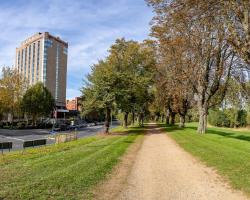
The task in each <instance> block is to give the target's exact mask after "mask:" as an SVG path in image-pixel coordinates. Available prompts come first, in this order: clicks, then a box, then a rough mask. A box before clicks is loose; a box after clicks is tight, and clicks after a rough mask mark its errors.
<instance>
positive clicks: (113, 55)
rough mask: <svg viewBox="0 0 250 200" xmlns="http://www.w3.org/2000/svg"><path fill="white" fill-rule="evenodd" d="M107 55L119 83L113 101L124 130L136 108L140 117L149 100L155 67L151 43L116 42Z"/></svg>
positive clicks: (121, 40)
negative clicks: (122, 118) (121, 119)
mask: <svg viewBox="0 0 250 200" xmlns="http://www.w3.org/2000/svg"><path fill="white" fill-rule="evenodd" d="M109 52H110V55H109V57H108V62H109V64H110V65H112V66H114V71H115V73H116V77H117V78H118V80H119V83H118V84H117V85H116V97H115V101H116V105H117V108H118V109H119V110H121V112H123V113H124V127H125V128H127V125H128V114H129V113H132V114H133V116H134V113H135V111H136V110H135V109H136V108H137V112H139V113H141V114H140V115H142V113H143V112H144V109H143V107H144V106H145V104H146V102H147V101H148V100H149V98H148V95H149V93H148V92H149V91H148V89H149V87H150V85H152V77H153V74H154V73H153V66H154V64H155V60H154V53H153V49H152V43H151V42H150V41H144V43H141V44H140V43H138V42H135V41H126V40H125V39H124V38H122V39H117V40H116V42H115V44H114V45H112V46H111V48H110V51H109ZM141 96H143V99H141ZM143 100H144V102H143ZM133 118H134V117H133ZM141 119H142V118H141ZM133 121H134V120H133Z"/></svg>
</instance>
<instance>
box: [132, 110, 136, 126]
mask: <svg viewBox="0 0 250 200" xmlns="http://www.w3.org/2000/svg"><path fill="white" fill-rule="evenodd" d="M132 123H133V125H134V124H135V112H134V111H133V112H132Z"/></svg>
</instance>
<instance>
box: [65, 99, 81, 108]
mask: <svg viewBox="0 0 250 200" xmlns="http://www.w3.org/2000/svg"><path fill="white" fill-rule="evenodd" d="M66 108H67V109H68V110H74V111H81V99H80V97H76V98H74V99H72V100H68V99H67V101H66Z"/></svg>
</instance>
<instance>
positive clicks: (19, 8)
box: [0, 0, 153, 98]
mask: <svg viewBox="0 0 250 200" xmlns="http://www.w3.org/2000/svg"><path fill="white" fill-rule="evenodd" d="M152 17H153V13H152V10H151V8H149V7H147V5H146V3H145V2H144V0H6V1H4V0H0V27H1V31H0V68H1V67H2V66H4V65H7V66H12V65H13V64H14V60H15V48H16V47H18V46H19V44H20V43H21V42H22V41H23V40H24V39H26V38H27V37H29V36H31V35H33V34H34V33H37V32H45V31H48V32H50V33H51V34H53V35H56V36H59V37H61V38H62V39H63V40H65V41H67V42H68V43H69V49H68V73H67V98H73V97H75V96H78V95H80V91H79V89H80V87H81V85H82V80H83V78H84V76H85V75H86V74H88V73H89V72H90V66H91V65H92V64H94V63H96V62H97V60H98V59H101V58H104V57H105V56H106V55H107V50H108V48H109V47H110V45H111V44H112V43H114V41H115V39H116V38H120V37H125V38H126V39H133V40H138V41H142V40H144V39H146V38H148V37H149V36H148V35H149V31H150V26H149V23H150V20H151V19H152Z"/></svg>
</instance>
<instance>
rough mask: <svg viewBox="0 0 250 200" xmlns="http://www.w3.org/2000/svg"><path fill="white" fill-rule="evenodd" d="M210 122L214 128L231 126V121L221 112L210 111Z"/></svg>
mask: <svg viewBox="0 0 250 200" xmlns="http://www.w3.org/2000/svg"><path fill="white" fill-rule="evenodd" d="M208 122H209V123H210V124H211V125H213V126H219V127H221V126H225V127H229V126H230V121H229V119H228V118H227V116H226V114H225V113H224V112H223V111H221V110H210V111H209V115H208Z"/></svg>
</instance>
